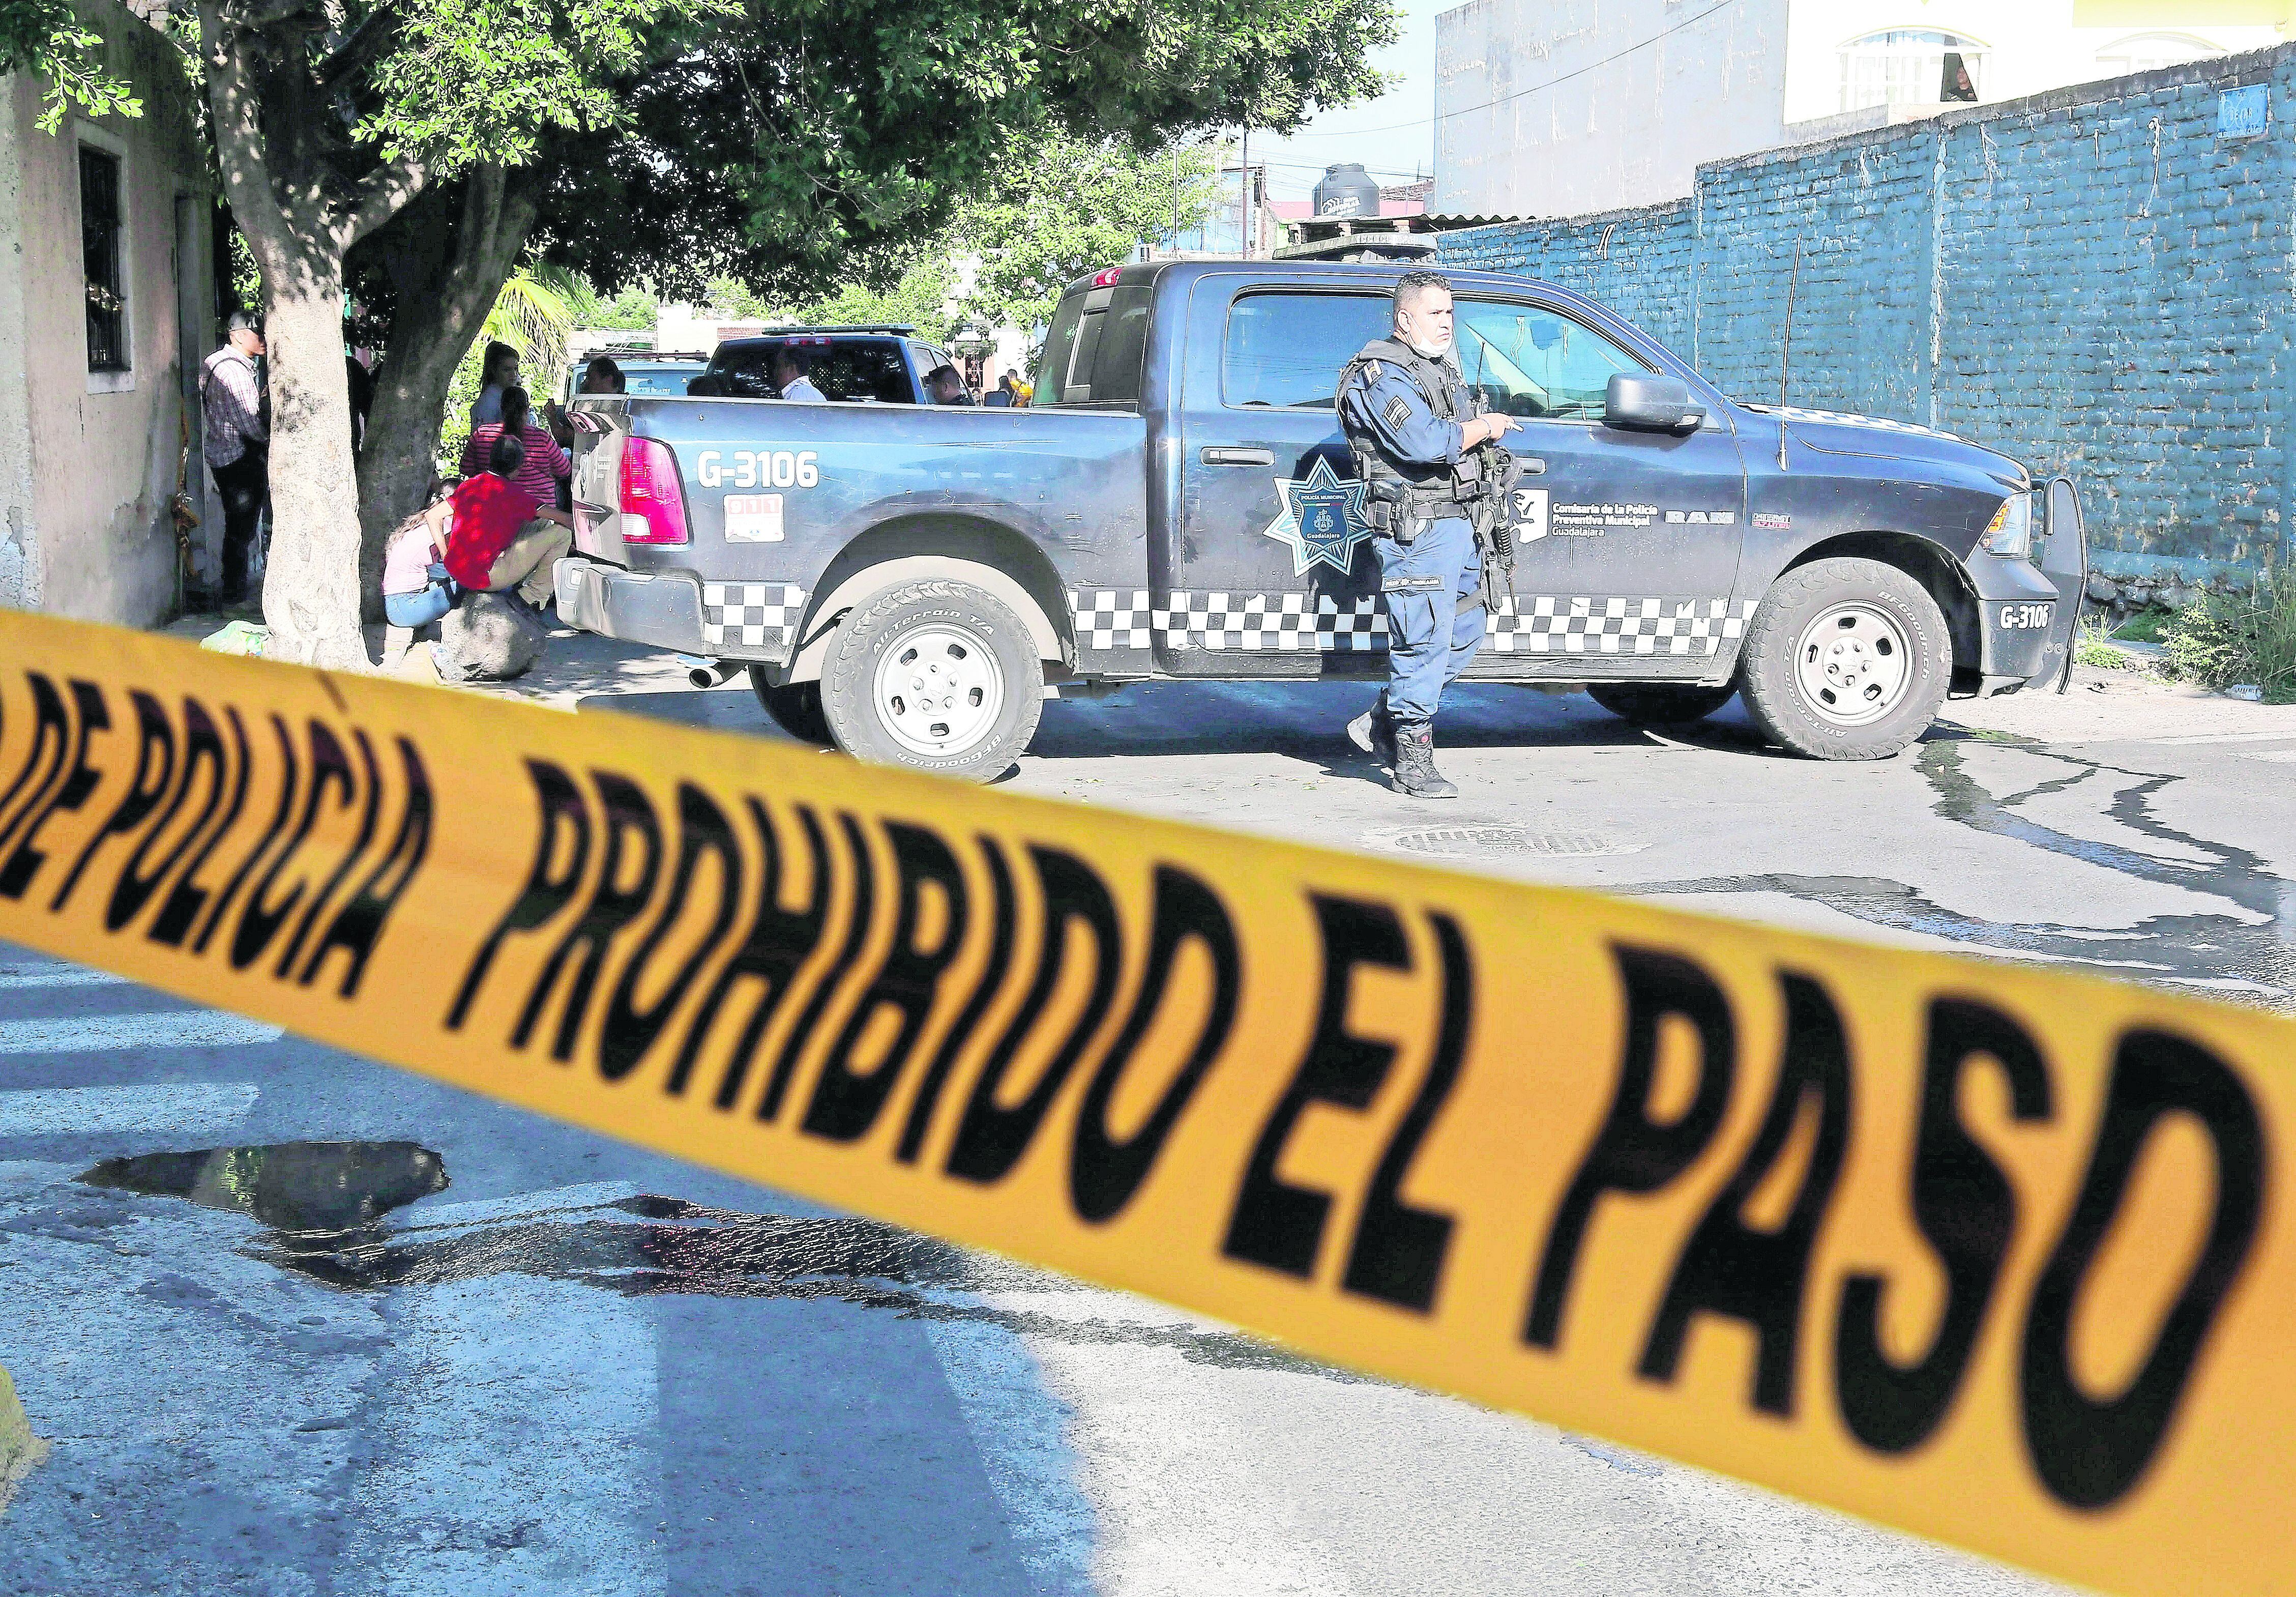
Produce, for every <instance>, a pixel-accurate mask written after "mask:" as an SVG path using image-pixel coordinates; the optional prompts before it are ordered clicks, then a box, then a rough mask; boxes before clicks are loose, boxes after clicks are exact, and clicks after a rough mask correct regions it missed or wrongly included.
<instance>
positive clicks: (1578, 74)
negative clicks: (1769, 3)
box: [1447, 0, 1738, 117]
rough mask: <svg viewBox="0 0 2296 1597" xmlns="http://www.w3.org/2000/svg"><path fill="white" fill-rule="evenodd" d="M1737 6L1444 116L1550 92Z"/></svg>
mask: <svg viewBox="0 0 2296 1597" xmlns="http://www.w3.org/2000/svg"><path fill="white" fill-rule="evenodd" d="M1735 4H1738V0H1720V3H1719V4H1714V5H1710V6H1708V7H1707V8H1706V9H1705V10H1704V11H1702V12H1699V13H1698V14H1697V15H1696V16H1694V17H1685V18H1683V19H1682V21H1679V22H1677V23H1675V24H1674V25H1673V26H1672V27H1670V28H1661V29H1659V30H1658V31H1657V32H1656V33H1654V34H1652V35H1651V36H1650V37H1648V38H1646V39H1644V40H1643V41H1642V43H1640V44H1638V45H1628V46H1627V47H1626V48H1625V49H1623V50H1620V51H1618V52H1616V53H1614V54H1610V55H1605V56H1604V57H1603V59H1602V60H1600V61H1592V62H1587V64H1586V65H1585V66H1583V67H1579V68H1578V69H1576V70H1573V71H1569V72H1565V73H1563V74H1562V77H1560V78H1548V79H1547V80H1546V82H1545V83H1534V84H1532V85H1531V86H1529V88H1520V89H1517V90H1515V92H1514V93H1513V94H1512V95H1500V96H1499V97H1498V98H1497V99H1496V100H1486V101H1484V102H1483V103H1481V104H1480V105H1463V106H1461V107H1460V108H1459V109H1458V110H1456V111H1451V112H1449V113H1447V114H1449V115H1451V116H1455V117H1462V116H1464V115H1466V114H1467V113H1468V112H1469V111H1488V110H1489V109H1490V108H1491V107H1492V106H1494V105H1505V103H1507V102H1508V101H1510V100H1520V99H1521V98H1522V97H1523V96H1524V95H1535V94H1538V92H1539V91H1540V90H1541V89H1551V88H1554V87H1555V86H1557V85H1559V84H1565V83H1568V82H1570V80H1571V79H1572V78H1583V77H1585V76H1586V75H1587V73H1589V72H1591V71H1594V70H1595V69H1596V68H1597V67H1607V66H1609V65H1610V64H1611V62H1614V61H1624V60H1625V59H1626V58H1627V57H1628V56H1629V55H1632V54H1636V52H1637V51H1642V50H1647V49H1649V48H1650V47H1651V46H1652V45H1655V44H1657V43H1658V42H1659V41H1660V40H1661V39H1663V38H1666V37H1669V36H1670V35H1673V34H1677V33H1680V32H1681V31H1682V30H1683V29H1685V28H1691V27H1694V26H1696V25H1697V24H1698V23H1701V22H1703V21H1706V19H1707V18H1709V17H1711V16H1715V15H1717V14H1718V13H1720V12H1726V11H1728V10H1729V9H1730V8H1731V7H1732V6H1734V5H1735Z"/></svg>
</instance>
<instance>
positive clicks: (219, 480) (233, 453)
mask: <svg viewBox="0 0 2296 1597" xmlns="http://www.w3.org/2000/svg"><path fill="white" fill-rule="evenodd" d="M230 326H231V330H230V333H229V335H228V337H227V339H226V341H225V344H224V347H223V348H222V349H220V350H217V351H216V352H215V353H214V354H212V355H210V356H209V357H208V358H207V360H206V361H205V363H204V364H202V365H201V368H200V408H201V413H202V415H203V416H204V417H205V418H206V419H205V423H204V425H205V430H206V435H207V436H206V449H207V457H208V469H209V471H210V472H212V473H214V474H215V482H216V495H217V498H219V499H220V500H221V501H222V503H223V602H224V603H225V605H237V604H240V603H242V601H244V600H245V599H246V597H247V559H248V550H249V548H250V546H251V545H252V544H253V543H254V541H255V529H256V523H257V522H258V520H259V519H260V518H261V516H262V514H263V501H264V498H265V496H266V494H267V493H268V492H269V482H270V467H269V462H268V458H267V450H268V448H269V444H270V440H271V424H270V413H271V406H270V401H269V399H268V398H267V396H266V395H265V393H264V391H263V385H262V384H261V383H259V382H258V381H257V379H256V375H255V363H256V361H257V360H258V358H260V357H261V356H262V354H263V330H262V328H261V326H260V325H258V323H257V321H256V319H255V317H252V316H250V314H249V313H248V312H246V311H244V310H234V311H233V312H232V314H231V325H230Z"/></svg>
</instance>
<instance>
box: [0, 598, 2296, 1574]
mask: <svg viewBox="0 0 2296 1597" xmlns="http://www.w3.org/2000/svg"><path fill="white" fill-rule="evenodd" d="M0 935H4V936H7V937H10V938H13V939H17V940H21V942H23V943H29V944H32V945H34V946H36V947H38V948H42V949H45V950H47V951H50V952H53V953H56V954H61V955H63V956H65V957H67V958H70V959H79V960H85V961H86V962H87V963H89V964H91V965H96V966H102V967H106V968H108V969H111V970H116V971H119V972H121V973H123V974H125V975H129V976H132V977H134V978H135V979H136V980H138V981H142V982H146V983H149V984H152V985H154V986H158V987H162V988H166V989H168V990H170V991H173V992H179V993H182V994H184V995H185V996H186V997H191V998H195V999H198V1000H201V1001H203V1002H206V1003H210V1004H214V1005H217V1006H219V1007H222V1008H230V1009H235V1010H239V1011H241V1012H242V1013H245V1014H248V1015H253V1016H259V1017H264V1018H266V1019H268V1020H273V1021H276V1022H279V1023H280V1024H282V1025H286V1026H289V1027H291V1028H292V1029H294V1030H295V1031H297V1032H299V1033H302V1034H304V1035H306V1036H309V1037H314V1038H317V1039H320V1040H322V1041H327V1042H332V1043H335V1044H339V1045H340V1046H342V1047H344V1048H348V1049H352V1050H357V1051H358V1052H360V1053H364V1054H368V1055H372V1056H373V1057H375V1058H381V1059H384V1060H388V1061H389V1062H391V1063H393V1064H396V1065H401V1066H406V1067H408V1068H410V1069H413V1070H416V1071H420V1072H422V1073H423V1074H428V1075H431V1076H435V1077H437V1078H439V1079H440V1080H443V1081H447V1082H452V1083H455V1084H456V1085H458V1086H462V1087H466V1088H469V1089H471V1090H472V1091H479V1092H483V1093H487V1094H488V1095H490V1096H492V1097H496V1098H499V1099H505V1100H507V1101H509V1102H512V1103H516V1104H521V1105H523V1106H525V1107H529V1108H531V1109H535V1110H538V1111H540V1112H541V1113H543V1114H545V1115H555V1116H557V1117H559V1118H561V1119H564V1120H568V1121H572V1122H574V1123H577V1124H582V1125H586V1126H589V1127H592V1128H594V1129H596V1130H598V1131H602V1132H609V1133H611V1134H612V1135H615V1136H619V1137H623V1138H627V1139H628V1140H632V1141H635V1142H639V1143H644V1144H645V1145H647V1146H649V1147H652V1148H660V1149H662V1150H664V1151H666V1152H668V1153H672V1154H676V1155H681V1156H684V1157H687V1158H691V1159H694V1160H698V1161H701V1162H702V1163H705V1164H708V1165H715V1166H717V1167H718V1168H720V1169H723V1170H727V1171H732V1172H734V1173H738V1174H741V1175H745V1176H750V1177H754V1178H755V1179H757V1180H758V1181H766V1182H769V1183H771V1184H773V1185H774V1186H776V1187H780V1188H783V1189H786V1190H790V1191H792V1192H798V1193H803V1194H805V1195H807V1196H808V1197H811V1198H818V1199H823V1200H825V1201H827V1202H831V1203H833V1204H838V1205H842V1206H848V1207H849V1208H852V1209H855V1210H857V1211H860V1212H862V1213H865V1214H873V1215H878V1216H881V1217H883V1218H885V1219H887V1220H890V1221H894V1222H898V1223H900V1224H903V1225H906V1226H912V1227H914V1228H916V1229H917V1230H920V1231H930V1232H932V1233H934V1234H935V1235H938V1236H940V1237H945V1238H947V1239H951V1240H953V1241H955V1242H960V1243H966V1244H971V1245H975V1246H979V1247H988V1248H994V1249H996V1250H997V1251H999V1252H1002V1253H1005V1254H1008V1255H1012V1256H1013V1257H1014V1258H1018V1259H1022V1260H1027V1261H1029V1262H1031V1263H1034V1264H1044V1265H1049V1266H1052V1267H1054V1268H1055V1269H1058V1270H1062V1271H1067V1272H1073V1273H1074V1274H1077V1275H1079V1276H1084V1277H1087V1278H1090V1279H1092V1280H1099V1281H1104V1282H1107V1283H1110V1284H1111V1285H1115V1286H1119V1287H1125V1288H1132V1289H1134V1290H1136V1291H1140V1292H1144V1293H1149V1294H1152V1295H1153V1296H1155V1297H1160V1298H1164V1299H1166V1300H1168V1301H1169V1302H1171V1303H1175V1304H1179V1305H1185V1306H1186V1307H1188V1308H1191V1309H1195V1310H1200V1311H1202V1312H1203V1313H1208V1314H1211V1315H1216V1316H1218V1317H1219V1318H1221V1319H1224V1320H1227V1321H1234V1323H1236V1324H1238V1325H1241V1326H1244V1327H1247V1328H1249V1329H1252V1330H1254V1331H1257V1332H1260V1333H1263V1334H1265V1335H1267V1336H1270V1337H1274V1338H1281V1339H1282V1340H1283V1341H1285V1342H1287V1343H1290V1344H1292V1346H1296V1347H1299V1348H1300V1349H1302V1350H1304V1351H1306V1352H1308V1353H1310V1354H1316V1355H1317V1356H1319V1357H1322V1358H1325V1359H1329V1360H1333V1361H1335V1362H1341V1363H1345V1364H1349V1365H1353V1366H1355V1367H1357V1368H1359V1369H1363V1370H1368V1371H1377V1372H1379V1373H1382V1374H1385V1375H1390V1376H1394V1377H1398V1378H1399V1379H1405V1380H1409V1381H1414V1382H1417V1383H1420V1384H1422V1385H1424V1386H1428V1387H1438V1388H1442V1389H1445V1390H1448V1391H1453V1392H1458V1393H1462V1394H1464V1395H1467V1396H1470V1397H1472V1398H1475V1399H1478V1400H1480V1401H1481V1402H1485V1403H1488V1404H1498V1405H1502V1406H1505V1407H1506V1408H1510V1409H1517V1410H1520V1411H1521V1412H1524V1413H1528V1414H1534V1415H1537V1416H1538V1417H1539V1418H1541V1419H1544V1420H1552V1421H1554V1422H1557V1423H1559V1424H1562V1425H1567V1426H1571V1427H1575V1428H1579V1429H1582V1430H1587V1431H1593V1432H1598V1433H1600V1434H1602V1435H1603V1436H1611V1437H1614V1438H1616V1439H1618V1440H1619V1441H1621V1442H1625V1443H1628V1444H1631V1445H1636V1446H1638V1447H1644V1448H1649V1449H1652V1450H1653V1451H1656V1452H1660V1453H1668V1454H1670V1455H1672V1456H1673V1457H1676V1458H1678V1459H1685V1460H1688V1461H1692V1462H1693V1463H1697V1464H1702V1465H1705V1466H1707V1467H1709V1468H1711V1469H1718V1470H1722V1471H1725V1472H1727V1473H1729V1474H1731V1475H1734V1476H1738V1477H1741V1478H1744V1479H1747V1480H1750V1481H1756V1482H1759V1483H1761V1484H1763V1485H1765V1486H1774V1487H1777V1488H1780V1489H1783V1490H1784V1491H1788V1492H1792V1493H1797V1494H1800V1495H1802V1496H1805V1497H1808V1498H1811V1499H1814V1500H1816V1501H1817V1502H1825V1503H1829V1504H1832V1505H1834V1506H1836V1507H1838V1508H1841V1509H1846V1510H1849V1511H1851V1512H1854V1513H1858V1514H1863V1515H1867V1516H1870V1517H1871V1518H1873V1519H1880V1520H1884V1521H1887V1522H1889V1523H1891V1524H1894V1525H1898V1526H1902V1527H1907V1528H1909V1529H1912V1530H1915V1531H1919V1532H1922V1533H1923V1534H1926V1535H1932V1536H1937V1537H1941V1538H1944V1539H1946V1540H1948V1541H1952V1542H1956V1543H1962V1544H1963V1545H1965V1546H1968V1547H1972V1548H1976V1549H1979V1550H1981V1551H1983V1552H1989V1553H1992V1554H1995V1555H1997V1556H1998V1557H2001V1558H2004V1559H2007V1560H2014V1561H2016V1562H2018V1563H2021V1564H2025V1565H2028V1566H2030V1567H2031V1568H2035V1569H2038V1570H2043V1571H2046V1572H2048V1573H2050V1574H2053V1575H2056V1576H2065V1577H2069V1578H2071V1579H2074V1580H2079V1581H2085V1582H2087V1583H2090V1584H2092V1585H2096V1586H2100V1587H2105V1588H2110V1589H2112V1590H2115V1591H2122V1592H2131V1593H2196V1592H2212V1591H2222V1592H2231V1591H2241V1592H2260V1591H2267V1590H2268V1591H2296V1537H2292V1536H2291V1535H2289V1527H2288V1524H2287V1502H2288V1496H2287V1494H2288V1493H2289V1490H2290V1486H2291V1483H2292V1481H2296V1462H2292V1461H2296V1380H2292V1379H2291V1374H2290V1361H2289V1355H2290V1354H2291V1352H2292V1351H2296V1234H2292V1233H2296V1227H2292V1222H2291V1215H2292V1214H2296V1206H2292V1205H2291V1204H2290V1202H2289V1201H2288V1198H2287V1197H2286V1195H2285V1194H2284V1190H2283V1188H2284V1186H2285V1181H2284V1173H2283V1171H2282V1169H2281V1167H2280V1165H2279V1164H2278V1163H2277V1161H2278V1159H2279V1158H2280V1157H2282V1156H2283V1152H2284V1150H2285V1149H2287V1148H2290V1147H2292V1146H2296V1073H2292V1070H2291V1065H2292V1061H2296V1050H2292V1047H2291V1043H2292V1041H2296V1025H2292V1024H2291V1023H2290V1022H2288V1021H2286V1020H2283V1019H2280V1018H2276V1017H2271V1016H2267V1015H2264V1014H2259V1013H2254V1012H2251V1011H2247V1010H2243V1009H2239V1008H2230V1007H2226V1006H2221V1005H2216V1004H2210V1003H2205V1002H2199V1001H2194V1000H2187V999H2183V998H2178V997H2174V996H2169V995H2166V994H2163V993H2161V992H2153V991H2150V990H2145V989H2141V988H2136V987H2129V986H2120V985H2115V984H2108V983H2104V982H2100V981H2095V980H2092V979H2089V978H2087V977H2083V976H2079V975H2062V974H2056V973H2052V972H2048V971H2045V970H2037V969H2025V968H2019V967H2005V966H2001V965H1997V964H1987V965H1980V964H1975V963H1972V962H1968V961H1964V960H1961V959H1952V958H1948V957H1942V956H1935V955H1929V954H1921V953H1909V952H1905V951H1897V950H1884V949H1879V948H1871V947H1865V946H1860V945H1857V944H1854V943H1841V942H1835V941H1833V940H1830V939H1826V938H1820V937H1812V936H1803V935H1797V934H1791V933H1786V932H1779V931H1771V930H1768V929H1765V928H1757V927H1753V926H1743V925H1734V924H1731V923H1728V922H1725V921H1721V920H1716V919H1709V918H1702V917H1698V916H1693V915H1687V914H1682V913H1677V912H1675V911H1672V910H1663V909H1659V908H1655V907H1652V906H1647V905H1641V904H1636V903H1632V902H1621V901H1615V900H1611V899H1605V898H1601V897H1597V896H1595V895H1592V894H1588V893H1578V892H1568V891H1562V890H1559V889H1548V888H1538V887H1529V886H1524V885H1519V884H1513V883H1501V882H1496V881H1487V880H1481V879H1478V878H1475V877H1467V876H1463V875H1456V874H1451V873H1448V872H1444V871H1439V870H1434V869H1429V868H1421V867H1417V866H1412V865H1406V864H1401V863H1396V862H1392V861H1389V860H1376V859H1370V858H1362V857H1357V856H1355V855H1350V854H1343V853H1327V852H1318V851H1316V850H1313V849H1308V848H1301V847H1294V846H1291V845H1288V844H1278V843H1271V842H1267V841H1263V840H1259V839H1247V838H1243V837H1234V836H1224V835H1222V834H1219V833H1216V832H1210V831H1203V830H1199V829H1196V828H1193V827H1185V826H1179V825H1173V824H1167V823H1163V822H1159V821H1153V820H1144V819H1138V818H1136V817H1133V816H1129V815H1116V814H1111V813H1109V812H1107V811H1095V810H1091V809H1087V808H1082V807H1078V806H1073V805H1067V804H1060V803H1046V802H1042V801H1037V800H1031V799H1024V798H1016V797H1011V796H1007V795H1003V794H996V793H994V792H988V791H983V790H980V789H976V788H972V787H965V786H954V785H951V784H947V783H944V782H940V781H937V780H933V779H930V778H922V777H917V776H912V775H909V774H906V773H900V772H893V771H886V770H873V769H869V768H866V767H863V766H860V765H857V764H854V763H851V762H849V761H843V760H837V759H830V758H826V757H824V756H822V755H821V754H819V753H814V752H811V751H808V750H803V749H800V748H797V747H794V746H792V745H782V744H773V743H766V742H754V741H749V740H745V739H739V738H734V737H723V736H717V735H711V734H706V733H699V732H694V731H690V730H685V729H676V728H673V727H668V726H662V725H658V724H654V723H652V722H647V721H642V720H630V719H625V718H622V717H618V716H617V717H596V716H571V715H566V714H562V713H558V712H552V711H547V710H542V709H536V708H530V707H527V706H522V705H512V704H503V703H499V702H496V701H493V700H488V699H482V698H479V697H476V696H462V695H455V694H449V693H442V692H439V691H437V690H435V689H430V688H423V687H411V686H407V685H404V684H400V683H395V682H390V681H383V680H374V679H362V678H350V677H335V676H329V675H325V674H323V673H320V672H316V671H303V670H297V669H292V668H289V667H283V666H279V665H274V664H266V663H259V662H254V661H245V660H234V659H228V658H222V657H218V656H216V655H211V654H202V653H200V652H198V651H197V650H194V649H193V648H191V647H188V646H184V645H183V644H180V643H175V642H170V641H168V640H165V639H160V638H150V637H143V636H139V635H135V634H129V633H124V632H119V631H114V630H108V629H103V628H98V627H92V626H86V625H81V624H76V623H71V622H57V621H52V620H45V619H42V618H38V617H34V616H29V615H21V614H8V615H6V616H5V618H4V620H0ZM1524 1534H1526V1535H1536V1534H1538V1533H1537V1527H1535V1526H1529V1525H1526V1526H1525V1527H1524Z"/></svg>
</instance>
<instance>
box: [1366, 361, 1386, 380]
mask: <svg viewBox="0 0 2296 1597" xmlns="http://www.w3.org/2000/svg"><path fill="white" fill-rule="evenodd" d="M1363 369H1364V383H1365V385H1366V386H1368V385H1369V384H1371V383H1376V382H1378V381H1379V380H1380V377H1381V375H1382V373H1381V371H1380V369H1379V362H1378V361H1376V360H1366V361H1365V362H1364V368H1363Z"/></svg>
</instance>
